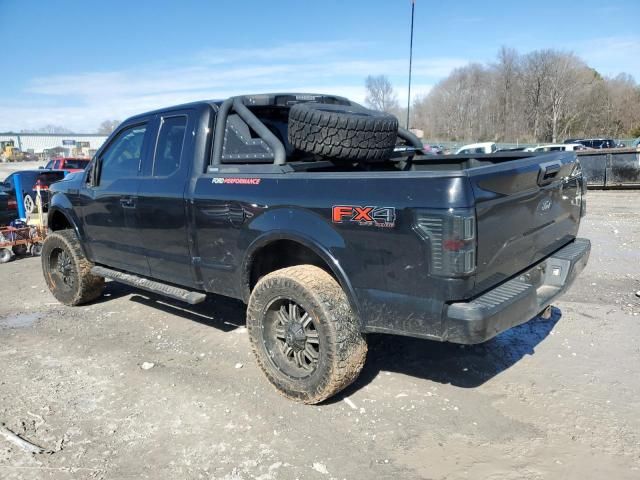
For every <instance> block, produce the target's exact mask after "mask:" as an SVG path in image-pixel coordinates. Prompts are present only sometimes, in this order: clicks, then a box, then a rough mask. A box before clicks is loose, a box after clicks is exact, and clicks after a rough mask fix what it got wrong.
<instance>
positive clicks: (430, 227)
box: [415, 208, 476, 277]
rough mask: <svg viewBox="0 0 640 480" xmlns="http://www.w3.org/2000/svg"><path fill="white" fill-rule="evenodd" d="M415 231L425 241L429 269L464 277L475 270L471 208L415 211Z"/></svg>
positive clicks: (473, 229) (474, 244)
mask: <svg viewBox="0 0 640 480" xmlns="http://www.w3.org/2000/svg"><path fill="white" fill-rule="evenodd" d="M415 226H416V231H417V232H418V234H419V235H420V236H421V237H422V238H423V239H425V240H426V241H427V242H428V244H429V252H430V272H431V273H432V274H433V275H440V276H446V277H452V276H453V277H456V276H465V275H469V274H471V273H473V271H474V270H475V269H476V216H475V211H474V210H473V209H459V208H450V209H449V210H418V211H417V212H416V225H415Z"/></svg>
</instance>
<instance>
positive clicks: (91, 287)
mask: <svg viewBox="0 0 640 480" xmlns="http://www.w3.org/2000/svg"><path fill="white" fill-rule="evenodd" d="M63 253H64V258H65V260H68V261H67V262H66V263H67V266H68V268H66V269H65V272H67V275H65V274H63V273H62V272H60V271H59V270H58V264H57V260H59V258H60V256H61V255H62V254H63ZM41 258H42V272H43V274H44V279H45V282H46V283H47V286H48V287H49V290H50V291H51V293H52V294H53V296H54V297H56V299H57V300H58V301H59V302H60V303H63V304H65V305H70V306H74V305H81V304H83V303H87V302H90V301H92V300H95V299H96V298H98V297H99V296H100V295H101V294H102V291H103V289H104V278H103V277H97V276H95V275H93V274H92V273H91V267H93V263H91V262H90V261H89V260H87V258H86V257H85V256H84V253H83V252H82V248H81V247H80V242H79V241H78V238H77V236H76V234H75V232H74V231H73V230H60V231H57V232H53V233H50V234H49V235H48V236H47V238H45V240H44V244H43V245H42V253H41ZM65 278H67V279H68V282H65V280H64V279H65Z"/></svg>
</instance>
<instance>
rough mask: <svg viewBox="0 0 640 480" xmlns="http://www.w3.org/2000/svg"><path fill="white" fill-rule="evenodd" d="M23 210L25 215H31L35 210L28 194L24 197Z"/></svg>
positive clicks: (34, 203) (34, 205) (34, 204)
mask: <svg viewBox="0 0 640 480" xmlns="http://www.w3.org/2000/svg"><path fill="white" fill-rule="evenodd" d="M24 209H25V211H26V212H27V213H33V212H34V211H35V210H36V202H35V201H34V200H33V198H32V197H31V195H29V194H27V195H25V196H24Z"/></svg>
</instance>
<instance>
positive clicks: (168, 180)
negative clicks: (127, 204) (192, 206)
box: [136, 110, 197, 287]
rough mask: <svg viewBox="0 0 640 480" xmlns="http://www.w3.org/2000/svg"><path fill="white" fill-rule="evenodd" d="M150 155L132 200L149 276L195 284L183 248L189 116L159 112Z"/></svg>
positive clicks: (185, 241) (188, 252)
mask: <svg viewBox="0 0 640 480" xmlns="http://www.w3.org/2000/svg"><path fill="white" fill-rule="evenodd" d="M157 123H158V125H159V128H158V130H157V131H158V134H157V137H156V138H154V141H153V142H152V143H153V144H154V145H153V147H152V148H151V150H153V152H152V154H151V155H149V157H148V161H147V163H146V164H145V165H144V166H143V172H144V176H142V177H141V178H140V179H139V186H138V192H137V197H138V198H137V204H136V222H137V226H138V232H139V234H140V237H141V241H142V245H143V246H144V251H145V254H146V256H147V258H148V261H149V268H150V269H151V275H152V276H153V277H154V278H158V279H161V280H165V281H167V282H171V283H175V284H179V285H183V286H194V287H195V286H197V285H196V282H195V278H194V276H193V267H192V262H191V258H192V254H191V250H190V246H189V231H188V208H187V202H186V200H185V189H186V185H187V179H188V178H189V174H190V171H191V164H192V163H193V138H195V135H194V133H193V132H194V129H195V125H194V123H195V122H194V115H193V112H192V111H190V110H185V111H174V112H171V113H170V114H167V115H164V116H160V117H159V118H158V120H157Z"/></svg>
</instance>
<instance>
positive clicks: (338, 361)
mask: <svg viewBox="0 0 640 480" xmlns="http://www.w3.org/2000/svg"><path fill="white" fill-rule="evenodd" d="M247 326H248V328H249V338H250V340H251V346H252V348H253V352H254V354H255V356H256V359H257V361H258V364H259V366H260V368H261V369H262V371H263V372H264V373H265V375H266V376H267V379H268V380H269V381H270V382H271V384H272V385H274V386H275V387H276V389H277V390H278V391H279V392H280V393H281V394H283V395H284V396H286V397H288V398H290V399H293V400H296V401H299V402H303V403H307V404H315V403H319V402H322V401H323V400H325V399H327V398H329V397H331V396H332V395H335V394H336V393H337V392H339V391H340V390H342V389H343V388H345V387H346V386H348V385H349V384H351V383H352V382H353V381H354V380H355V379H356V378H357V377H358V375H359V374H360V371H361V370H362V367H363V365H364V361H365V358H366V354H367V343H366V340H365V338H364V336H363V335H362V333H361V332H360V326H359V324H358V321H357V319H356V317H355V315H354V314H353V311H352V309H351V307H350V305H349V301H348V300H347V296H346V295H345V293H344V291H343V290H342V288H341V287H340V285H338V283H337V282H336V281H335V280H334V279H333V278H332V277H331V276H330V275H329V274H328V273H327V272H325V271H324V270H322V269H320V268H318V267H315V266H312V265H299V266H295V267H289V268H283V269H282V270H277V271H275V272H272V273H270V274H268V275H266V276H265V277H263V278H262V279H261V280H260V281H259V282H258V284H257V285H256V287H255V288H254V290H253V292H252V293H251V298H250V300H249V307H248V309H247Z"/></svg>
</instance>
